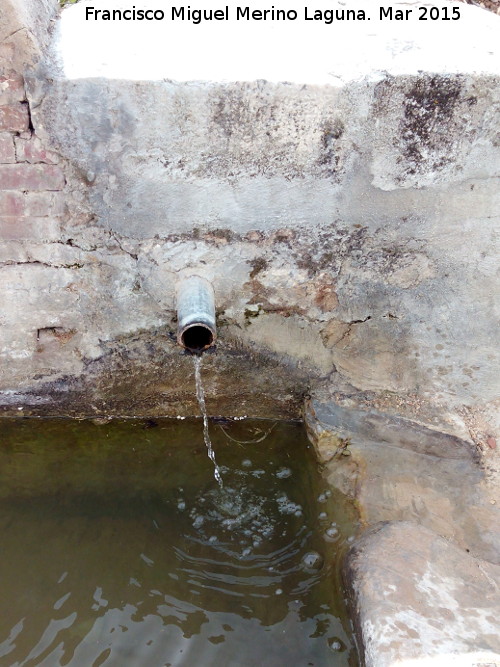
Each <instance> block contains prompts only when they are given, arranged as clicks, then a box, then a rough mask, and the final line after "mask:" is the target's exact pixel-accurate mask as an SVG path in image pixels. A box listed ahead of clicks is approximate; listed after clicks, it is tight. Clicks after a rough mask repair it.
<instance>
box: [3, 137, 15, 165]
mask: <svg viewBox="0 0 500 667" xmlns="http://www.w3.org/2000/svg"><path fill="white" fill-rule="evenodd" d="M15 161H16V152H15V150H14V142H13V138H12V135H11V134H10V133H8V132H5V133H2V134H0V164H9V163H12V162H15Z"/></svg>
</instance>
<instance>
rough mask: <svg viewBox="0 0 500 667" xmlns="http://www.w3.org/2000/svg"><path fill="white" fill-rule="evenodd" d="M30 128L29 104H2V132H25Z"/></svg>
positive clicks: (0, 108)
mask: <svg viewBox="0 0 500 667" xmlns="http://www.w3.org/2000/svg"><path fill="white" fill-rule="evenodd" d="M28 128H29V113H28V105H27V104H22V103H19V104H5V105H4V106H0V132H25V131H26V130H27V129H28Z"/></svg>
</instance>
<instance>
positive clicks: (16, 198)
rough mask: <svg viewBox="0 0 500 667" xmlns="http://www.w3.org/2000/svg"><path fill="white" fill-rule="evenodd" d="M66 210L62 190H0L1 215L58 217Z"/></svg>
mask: <svg viewBox="0 0 500 667" xmlns="http://www.w3.org/2000/svg"><path fill="white" fill-rule="evenodd" d="M65 210H66V206H65V199H64V197H63V195H62V193H61V192H26V193H25V192H16V191H11V190H4V191H3V192H1V191H0V216H7V217H13V216H26V217H34V218H40V217H41V218H43V217H45V216H53V217H54V216H55V217H57V216H59V215H63V214H64V213H65Z"/></svg>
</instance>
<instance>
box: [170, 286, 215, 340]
mask: <svg viewBox="0 0 500 667" xmlns="http://www.w3.org/2000/svg"><path fill="white" fill-rule="evenodd" d="M176 307H177V342H178V343H179V345H181V346H182V347H184V348H185V349H186V350H189V351H190V352H195V353H201V352H203V350H206V349H207V348H209V347H211V346H212V345H213V344H214V343H215V340H216V338H217V332H216V327H215V294H214V288H213V287H212V284H211V283H210V282H209V281H208V280H206V279H205V278H202V277H201V276H189V277H188V278H184V279H182V280H179V282H178V283H177V286H176Z"/></svg>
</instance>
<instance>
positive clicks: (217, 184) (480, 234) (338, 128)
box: [0, 0, 500, 416]
mask: <svg viewBox="0 0 500 667" xmlns="http://www.w3.org/2000/svg"><path fill="white" fill-rule="evenodd" d="M9 6H10V7H11V9H12V12H13V14H15V16H17V18H18V19H19V17H20V16H25V19H24V20H25V21H27V22H28V18H26V17H27V16H28V14H30V12H27V13H26V11H24V10H23V11H24V14H23V11H21V10H20V9H19V8H20V7H21V8H23V7H24V8H25V9H26V8H28V7H31V10H32V11H31V14H32V13H33V4H32V3H30V2H28V0H24V1H23V2H21V0H18V1H17V2H14V0H10V4H9ZM40 8H43V12H41V14H40V15H39V20H38V24H37V25H39V24H40V21H43V20H45V31H44V30H40V29H38V32H37V30H35V29H34V28H33V29H32V30H31V29H30V30H31V32H30V33H29V34H30V35H31V36H32V41H33V40H34V41H35V42H36V34H38V35H44V38H43V39H42V38H41V37H39V38H38V42H37V43H38V44H40V49H39V51H43V49H44V48H45V46H46V43H47V42H48V41H49V40H48V36H49V34H50V32H51V30H50V26H52V25H53V24H52V23H51V21H52V18H51V13H50V11H51V10H54V9H55V3H53V4H52V5H51V3H49V2H46V3H43V4H42V5H40ZM462 8H463V10H464V11H466V10H468V11H470V12H480V10H476V9H474V8H469V7H463V6H462ZM66 11H67V12H75V11H79V8H78V5H77V6H75V7H74V8H71V9H68V10H66ZM16 12H17V13H16ZM482 14H484V17H482V16H481V17H479V18H477V17H478V16H479V15H478V14H476V13H474V14H473V18H474V20H477V21H479V23H481V21H483V23H484V26H485V27H489V24H488V26H487V23H488V21H489V22H491V21H500V19H497V17H495V16H493V15H491V14H487V13H486V12H482ZM471 16H472V14H471ZM19 20H21V19H19ZM18 34H23V30H21V32H20V33H18ZM484 34H485V35H486V32H485V33H484ZM34 35H35V37H34ZM55 42H56V43H57V39H56V40H55ZM52 48H53V47H50V48H49V49H48V50H45V51H44V53H45V56H44V58H43V59H42V60H40V61H39V62H38V65H37V66H36V67H34V66H33V63H34V56H30V58H29V59H28V61H27V62H26V63H24V64H23V63H21V64H19V65H18V66H17V67H14V73H13V74H12V63H13V62H14V61H13V60H12V55H11V56H8V55H7V56H5V55H4V56H2V60H1V67H2V72H3V76H4V78H3V86H2V88H1V90H2V95H3V97H2V115H1V117H0V122H2V123H3V126H2V140H1V141H2V143H1V144H0V146H1V151H2V156H3V161H4V163H5V164H3V165H1V167H0V169H1V175H2V178H1V179H0V180H1V185H0V188H1V195H0V202H1V204H0V205H1V206H2V216H3V217H2V234H3V243H2V247H1V253H2V256H1V259H0V262H1V268H0V271H1V274H0V275H1V280H2V292H3V309H2V312H1V313H0V356H1V360H2V367H1V372H0V390H1V391H2V401H3V403H4V405H5V406H9V407H7V408H6V409H8V410H16V409H17V408H18V407H21V408H23V409H24V410H26V411H28V410H31V411H34V412H40V411H42V412H43V411H49V412H51V411H52V412H56V413H57V412H61V411H62V412H70V413H75V412H87V413H88V412H95V411H98V412H103V411H104V412H106V411H115V412H116V411H119V412H132V413H136V414H145V413H147V414H155V413H158V412H161V413H162V414H177V413H179V414H180V413H182V414H190V413H192V412H193V411H195V410H196V407H195V405H194V404H193V402H192V399H193V392H192V362H191V360H190V359H189V358H186V357H185V356H184V355H183V353H182V351H181V350H179V348H177V347H176V345H175V342H174V333H175V326H176V324H175V303H174V293H175V283H176V281H177V280H180V279H182V277H183V275H188V274H189V273H198V274H200V275H203V276H204V277H206V278H208V279H209V280H211V281H212V282H213V284H214V287H215V291H216V298H217V315H218V328H219V345H218V351H217V356H210V355H205V362H204V365H205V376H206V379H207V383H208V392H207V393H208V396H209V399H208V400H209V409H211V411H212V412H214V413H226V414H254V415H261V416H264V415H267V416H271V415H275V414H276V415H288V416H289V415H291V414H298V412H299V405H300V402H301V396H302V395H303V394H304V393H305V392H308V391H311V390H316V389H317V390H319V389H320V388H322V389H327V390H330V391H344V392H348V393H349V392H352V393H359V392H362V393H363V392H364V393H365V394H367V395H368V394H370V396H372V395H379V396H384V397H387V396H393V397H395V398H394V401H395V402H396V404H397V401H398V400H407V399H408V397H411V400H413V401H414V402H418V401H419V400H422V401H427V402H431V403H442V404H443V406H448V407H449V406H451V407H452V408H454V409H456V408H460V406H462V405H464V404H466V405H468V406H472V407H474V406H478V405H479V406H480V405H484V404H485V403H488V402H492V401H495V400H496V398H497V397H498V388H499V387H498V377H499V375H498V345H497V338H498V334H497V331H498V220H499V217H498V209H499V204H500V189H499V188H498V183H499V176H500V145H499V142H498V136H499V132H500V126H499V120H498V119H499V117H500V114H499V110H500V85H499V84H500V78H499V76H498V73H496V74H495V70H494V68H493V69H492V67H491V66H490V64H489V63H490V62H491V61H490V60H489V58H490V56H489V55H488V53H489V52H488V49H491V48H494V47H491V45H488V43H487V38H486V37H485V44H484V52H480V54H479V55H480V56H481V53H482V56H481V57H483V61H484V63H486V64H487V65H488V66H486V65H485V66H484V68H483V70H482V73H478V72H480V71H481V68H479V69H478V68H477V62H478V55H477V53H476V51H477V50H478V48H479V47H478V45H477V44H476V45H474V49H475V51H474V59H473V60H474V67H472V65H471V68H470V71H469V70H466V71H463V72H460V73H457V72H450V71H448V70H447V69H446V67H445V66H444V65H443V63H442V62H439V61H437V62H436V63H435V70H428V71H418V70H417V68H415V70H414V71H411V69H410V71H408V72H407V73H401V72H399V73H391V71H390V70H389V71H386V72H385V73H380V71H375V70H370V71H367V72H366V76H365V77H364V78H359V77H358V78H355V79H353V78H351V79H349V78H347V79H346V80H344V81H342V82H341V83H339V82H338V80H337V81H336V82H335V84H332V83H328V80H327V77H326V75H324V76H323V75H322V76H320V77H318V76H317V72H314V77H312V78H314V79H315V80H317V79H318V78H319V79H320V80H322V81H323V80H324V81H325V83H314V84H309V83H307V81H306V82H305V83H301V84H299V83H283V82H280V81H276V82H273V81H272V80H271V81H263V80H259V81H249V82H241V83H237V82H236V83H224V82H217V81H215V82H207V81H205V82H189V81H188V82H182V81H179V82H174V81H170V80H165V81H158V80H156V81H146V80H142V81H122V80H113V79H108V78H95V77H87V78H85V77H84V78H75V79H70V78H68V77H67V76H66V75H65V74H64V63H61V62H60V61H59V60H58V57H57V56H56V55H55V53H54V52H53V51H52V50H51V49H52ZM168 48H172V49H174V50H175V44H174V45H171V46H169V47H168ZM391 48H393V50H394V48H396V47H394V46H392V47H391ZM398 48H400V49H401V58H403V57H406V56H404V53H406V52H407V51H408V50H410V51H411V48H414V49H415V51H418V50H419V49H421V45H419V44H418V43H417V44H416V45H413V46H411V45H410V46H408V45H406V46H405V45H404V44H403V45H402V46H400V47H398ZM455 48H456V49H457V54H458V46H457V45H456V44H455ZM464 48H466V47H464ZM405 49H406V51H405ZM471 49H472V47H471ZM479 50H480V49H479ZM35 51H36V49H35ZM471 53H472V51H471ZM167 55H168V54H167ZM393 56H394V54H393ZM396 56H398V54H397V53H396V55H395V56H394V58H393V60H394V62H399V61H398V60H397V57H396ZM9 57H10V60H9ZM391 58H392V56H391ZM393 60H388V62H389V63H392V62H393ZM462 60H464V59H463V57H462ZM483 61H481V62H483ZM166 62H167V63H168V62H169V61H168V59H167V58H166ZM424 62H425V58H424ZM306 66H307V61H306ZM314 66H315V67H316V66H317V63H316V62H315V63H314ZM389 66H390V64H389V65H388V67H389ZM311 67H312V65H311ZM325 68H326V69H325V71H327V69H328V67H327V65H325ZM23 74H24V76H25V79H26V91H27V93H26V95H25V92H24V90H25V89H24V87H23V85H22V79H21V76H22V75H23ZM215 75H217V72H215ZM223 78H224V77H223V76H222V74H221V79H223ZM340 78H341V77H340ZM132 389H133V390H132ZM131 390H132V391H131Z"/></svg>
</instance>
